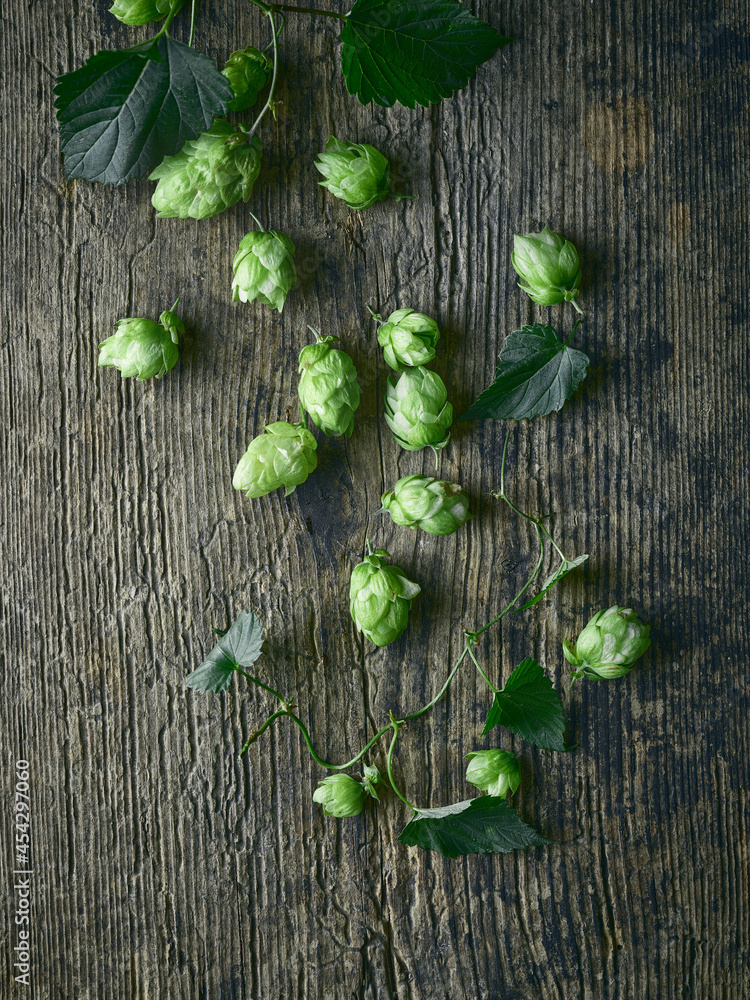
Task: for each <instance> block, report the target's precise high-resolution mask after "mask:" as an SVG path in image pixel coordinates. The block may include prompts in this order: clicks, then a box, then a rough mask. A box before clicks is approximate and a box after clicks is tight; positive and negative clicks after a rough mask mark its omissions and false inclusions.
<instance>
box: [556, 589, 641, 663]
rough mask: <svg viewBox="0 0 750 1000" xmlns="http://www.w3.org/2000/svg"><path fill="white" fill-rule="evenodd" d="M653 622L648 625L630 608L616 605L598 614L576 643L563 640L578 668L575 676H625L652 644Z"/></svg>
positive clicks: (567, 652)
mask: <svg viewBox="0 0 750 1000" xmlns="http://www.w3.org/2000/svg"><path fill="white" fill-rule="evenodd" d="M650 631H651V626H650V625H644V624H643V622H641V621H640V620H639V618H638V616H637V615H636V614H634V613H633V612H632V611H631V609H630V608H621V607H618V605H616V604H615V605H614V606H613V607H611V608H607V610H606V611H600V612H598V614H595V615H594V617H593V618H592V619H591V621H590V622H589V623H588V625H587V626H586V627H585V628H584V630H583V631H582V632H581V634H580V635H579V636H578V641H577V642H576V644H575V645H573V643H571V642H569V641H568V640H567V639H566V640H565V641H564V642H563V653H564V655H565V659H566V660H567V661H568V662H569V663H572V664H573V666H574V667H577V668H578V669H577V670H576V671H575V672H574V674H573V678H574V679H575V678H576V677H592V678H598V679H600V680H612V679H613V678H615V677H624V676H625V674H629V673H630V671H631V670H632V669H633V666H634V665H635V662H636V660H638V659H639V658H640V657H641V656H643V654H644V653H645V652H646V650H647V649H648V647H649V646H650V645H651V639H650V638H649V632H650Z"/></svg>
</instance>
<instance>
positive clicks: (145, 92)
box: [55, 35, 233, 184]
mask: <svg viewBox="0 0 750 1000" xmlns="http://www.w3.org/2000/svg"><path fill="white" fill-rule="evenodd" d="M55 94H56V95H57V98H56V101H55V106H56V107H57V118H58V121H59V122H60V139H61V142H62V152H63V157H64V160H65V174H66V176H67V177H69V178H73V177H83V178H85V179H86V180H87V181H99V182H100V183H102V184H124V183H125V181H129V180H130V179H131V178H133V177H142V176H143V175H144V174H147V173H148V172H149V171H150V170H151V169H152V168H153V167H155V166H156V165H157V164H159V163H161V161H162V160H163V159H164V157H165V156H171V155H173V154H174V153H176V152H178V150H179V149H180V148H181V147H182V145H183V143H184V142H185V141H186V140H187V139H194V138H195V137H196V136H197V135H198V134H199V133H201V132H205V131H206V130H207V129H209V128H210V127H211V123H212V122H213V119H214V115H222V114H226V110H227V102H228V101H229V100H230V99H231V98H232V96H233V95H232V88H231V87H230V86H229V82H228V81H227V79H226V77H224V76H222V74H221V73H220V72H219V71H218V70H217V68H216V66H215V65H214V64H213V62H212V61H211V60H210V59H209V58H208V57H207V56H204V55H202V54H201V53H200V52H196V51H195V49H192V48H190V47H189V46H187V45H183V44H182V43H181V42H176V41H175V40H174V39H173V38H170V37H169V36H168V35H162V37H161V38H159V39H158V41H153V40H152V41H150V42H145V43H144V44H143V45H136V46H134V47H133V48H131V49H124V50H113V51H107V52H98V53H97V54H96V55H94V56H92V57H91V58H90V59H89V61H88V62H87V63H86V64H85V65H84V66H82V67H81V68H80V69H77V70H75V71H74V72H72V73H66V74H65V75H64V76H61V77H60V79H59V80H58V81H57V86H56V87H55Z"/></svg>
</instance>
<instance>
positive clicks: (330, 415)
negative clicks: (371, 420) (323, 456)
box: [297, 327, 361, 437]
mask: <svg viewBox="0 0 750 1000" xmlns="http://www.w3.org/2000/svg"><path fill="white" fill-rule="evenodd" d="M310 329H311V330H312V331H313V333H314V334H315V335H316V337H318V341H317V343H315V344H308V346H307V347H303V348H302V351H301V353H300V356H299V371H300V380H299V387H298V389H297V392H298V394H299V401H300V404H301V406H302V409H303V410H305V411H306V412H307V413H309V414H310V418H311V419H312V422H313V423H314V424H315V426H316V427H317V428H318V429H319V430H321V431H323V433H324V434H327V435H328V436H329V437H340V436H341V435H342V434H343V435H345V436H346V437H351V434H352V430H353V428H354V411H355V410H356V409H357V407H358V406H359V401H360V396H361V392H360V388H359V385H358V383H357V370H356V368H355V367H354V362H353V361H352V359H351V358H350V357H349V355H348V354H347V353H346V351H339V350H336V349H335V348H334V347H333V346H332V345H333V342H334V341H335V340H336V338H335V337H322V338H321V337H320V336H319V335H318V332H317V331H316V330H313V328H312V327H310Z"/></svg>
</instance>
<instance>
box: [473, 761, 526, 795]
mask: <svg viewBox="0 0 750 1000" xmlns="http://www.w3.org/2000/svg"><path fill="white" fill-rule="evenodd" d="M466 756H467V757H468V758H469V761H470V763H469V766H468V767H467V768H466V780H467V781H470V782H471V784H472V785H476V787H477V788H479V789H480V790H481V791H483V792H487V793H488V794H489V795H498V796H500V798H503V797H505V796H506V795H507V794H508V792H510V794H511V795H512V794H513V792H515V790H516V789H517V788H518V786H519V785H520V784H521V768H520V767H519V766H518V759H517V758H516V757H514V755H513V754H512V753H508V751H507V750H476V751H475V752H474V753H467V754H466Z"/></svg>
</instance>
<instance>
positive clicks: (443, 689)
mask: <svg viewBox="0 0 750 1000" xmlns="http://www.w3.org/2000/svg"><path fill="white" fill-rule="evenodd" d="M467 653H468V649H465V650H464V651H463V653H461V655H460V656H459V658H458V659H457V660H456V662H455V663H454V664H453V669H452V670H451V672H450V673H449V674H448V679H447V681H446V682H445V684H443V686H442V687H441V688H440V690H439V691H438V693H437V694H436V695H435V697H434V698H433V699H432V701H431V702H429V703H428V704H427V705H424V706H423V707H422V708H420V709H418V710H417V711H416V712H411V713H410V714H409V715H405V716H404V717H403V719H398V720H397V721H398V722H410V721H411V720H412V719H418V718H419V716H420V715H424V713H425V712H429V710H430V709H431V708H434V707H435V705H437V703H438V702H439V701H440V699H441V698H442V697H443V695H444V694H445V692H446V691H447V690H448V688H449V687H450V686H451V681H452V680H453V678H454V677H455V676H456V674H457V673H458V668H459V667H460V666H461V664H462V663H463V662H464V660H465V659H466V654H467Z"/></svg>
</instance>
